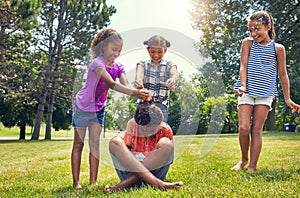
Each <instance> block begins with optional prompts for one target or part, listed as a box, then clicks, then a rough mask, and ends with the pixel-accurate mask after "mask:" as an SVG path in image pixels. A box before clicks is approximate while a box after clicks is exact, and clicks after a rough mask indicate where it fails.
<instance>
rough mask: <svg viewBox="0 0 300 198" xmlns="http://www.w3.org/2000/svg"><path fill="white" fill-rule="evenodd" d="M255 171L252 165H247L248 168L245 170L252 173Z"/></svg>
mask: <svg viewBox="0 0 300 198" xmlns="http://www.w3.org/2000/svg"><path fill="white" fill-rule="evenodd" d="M255 171H256V168H252V167H250V166H249V167H248V169H247V172H248V173H253V172H255Z"/></svg>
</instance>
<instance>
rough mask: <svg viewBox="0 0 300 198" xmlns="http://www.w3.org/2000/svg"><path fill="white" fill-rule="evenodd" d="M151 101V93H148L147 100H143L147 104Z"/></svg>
mask: <svg viewBox="0 0 300 198" xmlns="http://www.w3.org/2000/svg"><path fill="white" fill-rule="evenodd" d="M151 100H152V93H151V91H149V93H148V96H147V98H146V99H145V101H146V102H149V101H151Z"/></svg>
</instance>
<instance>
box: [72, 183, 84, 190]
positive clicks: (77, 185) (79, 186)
mask: <svg viewBox="0 0 300 198" xmlns="http://www.w3.org/2000/svg"><path fill="white" fill-rule="evenodd" d="M73 188H75V189H80V188H82V187H81V185H80V184H79V183H78V184H73Z"/></svg>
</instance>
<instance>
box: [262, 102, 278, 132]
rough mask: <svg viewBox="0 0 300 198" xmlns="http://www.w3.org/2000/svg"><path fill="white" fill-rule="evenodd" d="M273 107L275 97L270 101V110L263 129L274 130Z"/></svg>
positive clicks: (274, 105)
mask: <svg viewBox="0 0 300 198" xmlns="http://www.w3.org/2000/svg"><path fill="white" fill-rule="evenodd" d="M275 107H276V99H274V100H273V103H272V111H270V112H269V114H268V117H267V120H266V123H265V127H264V128H265V129H264V130H265V131H274V130H275Z"/></svg>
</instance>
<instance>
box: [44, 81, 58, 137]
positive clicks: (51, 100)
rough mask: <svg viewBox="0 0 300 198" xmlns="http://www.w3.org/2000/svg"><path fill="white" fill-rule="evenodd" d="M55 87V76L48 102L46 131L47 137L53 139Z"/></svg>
mask: <svg viewBox="0 0 300 198" xmlns="http://www.w3.org/2000/svg"><path fill="white" fill-rule="evenodd" d="M55 89H56V80H55V76H53V77H52V89H51V92H50V97H49V102H48V110H47V120H46V132H45V139H46V140H51V128H52V116H53V108H54V101H55Z"/></svg>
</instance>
